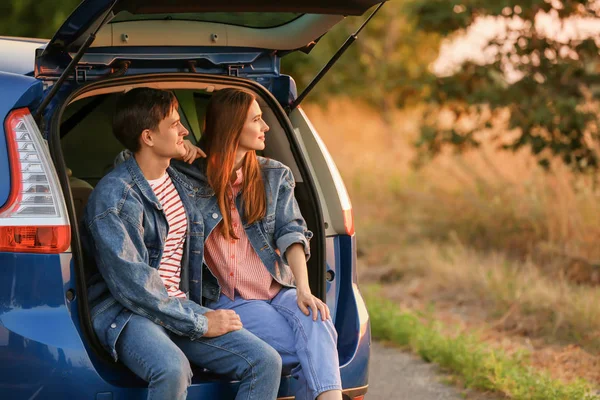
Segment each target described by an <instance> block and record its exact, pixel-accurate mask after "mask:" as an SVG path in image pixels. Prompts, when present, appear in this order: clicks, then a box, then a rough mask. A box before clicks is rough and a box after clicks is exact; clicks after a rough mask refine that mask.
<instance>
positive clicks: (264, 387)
mask: <svg viewBox="0 0 600 400" xmlns="http://www.w3.org/2000/svg"><path fill="white" fill-rule="evenodd" d="M171 339H172V340H173V341H174V342H175V344H176V345H177V346H179V348H180V349H181V350H182V351H183V353H184V354H185V355H186V356H187V358H188V359H189V360H190V361H191V362H192V363H194V364H196V365H198V366H201V367H204V368H208V369H209V370H211V371H212V372H215V373H217V374H223V375H227V376H230V377H232V378H235V379H237V380H240V381H241V382H240V387H239V390H238V394H237V396H236V399H237V400H269V399H273V400H274V399H276V398H277V392H278V391H279V384H280V382H281V357H280V356H279V354H277V351H275V349H273V348H272V347H271V346H269V345H268V344H266V343H265V342H264V341H262V340H260V339H259V338H257V337H256V336H254V335H253V334H252V333H250V332H248V331H247V330H245V329H242V330H239V331H233V332H229V333H227V334H225V335H222V336H218V337H215V338H200V339H198V340H195V341H191V340H190V339H189V338H186V337H181V336H176V335H174V334H171Z"/></svg>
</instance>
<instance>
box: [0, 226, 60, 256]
mask: <svg viewBox="0 0 600 400" xmlns="http://www.w3.org/2000/svg"><path fill="white" fill-rule="evenodd" d="M70 243H71V227H70V226H0V251H9V252H14V253H62V252H64V251H65V250H67V249H68V248H69V246H70Z"/></svg>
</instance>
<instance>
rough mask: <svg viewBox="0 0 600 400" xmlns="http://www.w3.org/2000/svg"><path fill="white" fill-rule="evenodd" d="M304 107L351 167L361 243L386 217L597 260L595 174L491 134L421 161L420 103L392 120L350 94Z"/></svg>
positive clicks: (554, 256)
mask: <svg viewBox="0 0 600 400" xmlns="http://www.w3.org/2000/svg"><path fill="white" fill-rule="evenodd" d="M306 109H307V113H308V114H309V115H310V117H311V120H312V121H313V123H314V125H315V126H316V127H317V129H318V130H319V131H320V132H321V134H322V136H323V140H324V141H325V143H326V144H327V145H328V147H329V150H330V151H331V153H332V155H333V157H334V159H335V160H336V162H337V164H338V167H339V169H340V171H341V173H342V175H343V177H344V180H345V182H346V186H347V187H348V190H349V192H350V195H351V197H352V199H353V203H354V207H355V215H356V218H357V220H356V224H357V227H358V229H359V234H360V239H361V241H363V243H364V241H365V238H366V236H371V234H372V230H376V231H377V230H383V231H384V232H387V231H388V230H389V227H381V226H380V225H381V223H382V222H384V221H389V222H388V224H389V223H392V224H393V225H394V228H393V230H394V231H395V232H396V233H397V235H400V238H401V239H402V240H407V241H414V240H420V239H422V238H429V239H433V240H436V241H439V240H447V239H449V238H450V237H451V235H456V236H457V237H458V238H459V239H460V240H461V241H462V242H464V243H467V244H468V245H469V246H471V247H475V248H478V249H482V250H499V251H502V252H506V253H508V254H509V255H511V256H515V257H519V258H520V259H526V258H528V257H532V258H534V260H536V261H538V260H539V261H540V263H543V264H544V267H545V268H548V267H550V265H549V264H552V263H553V262H558V263H559V264H565V263H566V264H570V263H573V262H575V261H578V262H582V263H585V262H587V263H589V264H600V245H598V243H600V185H598V184H596V185H594V178H593V177H582V176H579V177H576V176H573V174H572V173H571V172H570V171H569V170H568V169H567V168H566V167H564V166H562V165H560V164H558V163H556V164H554V165H553V170H552V172H551V173H547V172H545V171H544V170H542V169H541V168H539V167H538V166H537V164H536V162H535V159H534V158H533V157H532V156H531V155H530V154H529V153H527V151H521V152H517V153H509V152H501V151H497V150H496V149H495V147H494V145H493V144H491V143H484V145H483V146H482V148H481V149H480V150H478V151H472V152H469V153H466V154H463V155H455V154H451V153H450V152H446V153H445V154H443V155H441V156H440V157H438V158H436V159H434V160H433V161H432V162H430V163H429V164H428V165H426V166H425V167H423V168H421V169H418V170H416V169H414V168H412V167H411V161H412V159H413V157H414V156H415V151H414V149H413V147H412V145H411V143H412V142H413V141H414V139H415V137H416V135H417V131H418V127H419V117H420V114H421V113H420V111H419V110H418V109H414V110H401V111H398V113H397V114H396V115H395V118H394V120H393V122H392V124H391V126H389V125H386V124H385V123H384V122H383V120H382V119H381V118H380V117H379V115H378V114H377V113H376V112H374V111H373V110H370V109H368V108H367V107H364V106H360V105H356V104H353V103H350V102H348V101H343V100H338V101H336V102H333V103H331V104H329V106H328V107H327V108H324V109H323V108H321V107H319V106H314V105H309V106H307V107H306ZM496 129H497V130H501V127H498V128H496ZM340 144H341V145H340ZM374 178H375V179H374ZM390 218H391V220H390ZM388 224H386V225H388ZM375 236H377V241H379V240H380V239H381V237H380V236H381V235H375ZM397 238H398V237H396V238H395V239H397ZM366 241H367V243H368V244H369V245H370V243H369V238H366ZM363 247H364V246H363ZM369 247H370V246H369ZM363 250H364V251H366V250H365V249H364V248H363ZM552 267H556V265H553V266H552ZM566 267H568V265H566V266H565V265H562V266H561V268H563V269H564V268H566ZM598 268H600V265H598Z"/></svg>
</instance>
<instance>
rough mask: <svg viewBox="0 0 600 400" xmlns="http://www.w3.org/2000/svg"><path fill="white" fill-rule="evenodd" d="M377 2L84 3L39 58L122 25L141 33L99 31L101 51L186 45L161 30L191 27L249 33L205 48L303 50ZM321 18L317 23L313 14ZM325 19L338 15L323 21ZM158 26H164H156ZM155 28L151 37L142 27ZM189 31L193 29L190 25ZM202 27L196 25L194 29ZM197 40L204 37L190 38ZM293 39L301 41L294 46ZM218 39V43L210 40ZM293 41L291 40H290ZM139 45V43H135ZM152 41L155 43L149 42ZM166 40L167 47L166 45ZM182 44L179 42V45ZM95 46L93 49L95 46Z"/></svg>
mask: <svg viewBox="0 0 600 400" xmlns="http://www.w3.org/2000/svg"><path fill="white" fill-rule="evenodd" d="M380 2H381V1H377V0H334V1H326V2H325V1H321V0H295V1H291V0H286V1H281V0H262V1H248V0H232V1H221V2H218V1H200V0H172V1H164V0H84V1H82V2H81V4H80V5H79V6H78V7H77V9H76V10H75V11H74V12H73V13H72V14H71V15H70V16H69V17H68V18H67V20H66V21H65V22H64V23H63V25H62V26H61V27H60V28H59V30H58V31H57V32H56V34H55V35H54V37H53V38H52V40H51V41H50V42H49V43H48V46H47V47H46V49H45V50H44V51H43V53H42V54H41V57H42V58H48V57H49V58H55V57H60V54H64V53H68V52H71V53H74V52H77V51H78V50H79V48H80V47H82V46H83V45H84V44H85V43H86V41H87V40H88V37H89V36H90V34H92V33H94V32H96V31H97V30H98V29H99V28H100V27H101V25H104V24H108V26H110V25H111V24H114V26H113V28H114V27H116V26H117V24H119V25H120V27H123V24H124V23H129V26H135V27H137V28H138V29H140V31H141V33H144V34H146V36H143V37H142V35H140V36H139V38H134V37H126V36H122V35H121V34H119V32H118V30H119V29H117V32H116V34H113V33H114V30H113V29H108V28H106V29H105V30H103V31H101V32H100V36H99V38H98V39H101V45H102V46H107V45H108V46H123V45H132V44H134V43H136V44H139V45H145V46H151V45H154V46H158V45H164V44H165V43H167V45H169V46H179V45H184V46H185V45H187V44H186V43H187V42H188V41H189V40H191V39H192V38H189V37H178V36H177V35H175V34H173V32H171V33H170V34H169V35H168V37H165V35H164V31H163V27H168V28H169V29H174V28H176V27H177V26H178V25H180V26H189V25H190V23H193V22H210V23H214V24H221V25H228V26H238V27H240V28H247V29H250V30H247V29H241V30H237V31H236V30H233V31H230V32H227V31H224V32H226V34H225V36H224V37H221V38H220V37H219V36H218V34H217V37H216V38H215V37H214V36H210V37H208V39H209V40H210V42H209V43H212V44H213V45H219V46H240V47H250V48H269V49H272V50H290V49H295V48H299V47H303V46H305V45H307V44H309V43H310V42H311V41H313V40H315V39H317V38H319V37H320V36H321V35H323V34H324V33H325V32H326V31H327V30H328V29H329V28H331V26H333V25H334V24H335V23H336V22H338V21H339V20H341V19H342V17H343V16H345V15H362V14H363V13H364V12H365V11H366V10H367V9H368V8H369V7H371V6H373V5H375V4H377V3H380ZM316 14H318V15H321V17H319V18H315V15H316ZM323 15H329V16H332V15H334V16H336V17H327V18H326V17H324V16H323ZM157 21H162V22H160V23H157ZM151 26H153V27H154V28H153V32H154V34H152V32H151V31H146V28H148V27H151ZM191 26H193V25H191ZM198 26H200V25H198ZM193 36H196V37H200V36H202V35H198V34H196V35H193ZM297 37H300V38H301V41H298V40H297V39H295V38H297ZM214 39H216V41H215V40H214ZM294 39H295V40H294ZM136 40H140V42H139V43H137V42H135V41H136ZM152 41H154V42H152ZM165 41H166V42H165ZM179 41H181V43H179ZM96 45H97V44H96Z"/></svg>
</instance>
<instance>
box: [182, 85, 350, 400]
mask: <svg viewBox="0 0 600 400" xmlns="http://www.w3.org/2000/svg"><path fill="white" fill-rule="evenodd" d="M268 130H269V127H268V126H267V124H266V123H265V122H264V121H263V119H262V112H261V109H260V106H259V105H258V102H257V101H256V98H255V97H254V95H252V94H251V93H249V92H246V91H242V90H237V89H224V90H219V91H218V92H216V93H215V94H214V95H213V96H212V98H211V100H210V102H209V104H208V108H207V112H206V120H205V130H204V134H203V136H202V140H201V142H200V147H201V148H202V149H203V150H204V151H205V152H206V159H200V160H198V161H196V162H195V163H194V164H193V165H187V164H183V163H178V164H177V166H176V167H177V168H178V169H180V170H181V171H182V172H185V173H186V174H187V175H188V177H190V178H191V179H192V180H193V181H194V183H195V184H197V185H198V201H197V204H198V205H199V208H200V211H201V213H202V215H203V219H204V234H205V243H204V249H203V251H204V260H205V263H206V264H207V268H208V270H205V271H204V274H203V277H202V281H203V283H202V293H203V295H204V296H205V297H206V298H207V299H208V302H207V303H206V306H207V307H209V308H213V309H230V310H234V311H235V312H236V313H237V314H238V315H239V316H240V318H241V320H242V323H243V325H244V328H246V329H247V330H249V331H250V332H252V333H254V334H255V335H256V336H258V337H259V338H261V339H263V340H264V341H265V342H267V343H268V344H270V345H271V346H273V347H274V348H275V349H276V350H277V351H278V352H279V354H280V355H281V357H282V360H283V365H284V371H285V370H286V369H287V371H291V373H292V375H293V376H294V377H295V378H297V379H298V380H299V382H298V390H297V391H296V399H298V400H303V399H311V400H312V399H315V398H318V399H320V400H323V399H325V400H327V399H341V398H342V395H341V380H340V373H339V363H338V354H337V350H336V342H337V333H336V331H335V328H334V326H333V323H332V321H331V318H330V312H329V308H328V307H327V305H326V304H325V303H323V302H322V301H321V300H320V299H318V298H316V297H315V296H313V295H312V293H311V291H310V288H309V285H308V273H307V267H306V260H307V259H308V257H309V245H308V241H309V240H310V238H311V237H312V232H310V231H309V230H308V229H307V228H306V223H305V221H304V219H303V217H302V215H301V214H300V211H299V208H298V204H297V202H296V199H295V198H294V186H295V182H294V178H293V176H292V173H291V171H290V169H289V168H288V167H286V166H285V165H283V164H281V163H280V162H277V161H274V160H269V159H265V158H262V157H259V156H257V155H256V151H259V150H263V149H264V148H265V135H266V134H267V132H268ZM188 148H189V151H190V152H189V153H188V156H187V157H186V159H187V160H188V161H189V160H190V159H193V158H195V156H194V155H193V154H194V151H196V152H198V151H199V150H195V148H193V147H192V146H191V145H188ZM191 273H192V274H193V273H194V272H193V271H192V272H191ZM192 280H194V277H192ZM190 289H191V290H194V288H193V287H191V288H190Z"/></svg>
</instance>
